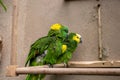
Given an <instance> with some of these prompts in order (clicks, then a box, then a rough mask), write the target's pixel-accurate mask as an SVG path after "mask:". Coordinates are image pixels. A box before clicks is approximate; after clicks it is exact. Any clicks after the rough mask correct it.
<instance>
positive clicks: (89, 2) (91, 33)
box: [0, 0, 120, 80]
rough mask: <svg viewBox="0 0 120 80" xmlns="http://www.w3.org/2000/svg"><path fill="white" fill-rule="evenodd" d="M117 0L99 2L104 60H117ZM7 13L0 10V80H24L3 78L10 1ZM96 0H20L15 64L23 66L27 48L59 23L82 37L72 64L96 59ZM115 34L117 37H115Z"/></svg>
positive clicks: (103, 79)
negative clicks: (0, 39) (66, 0)
mask: <svg viewBox="0 0 120 80" xmlns="http://www.w3.org/2000/svg"><path fill="white" fill-rule="evenodd" d="M119 2H120V1H119V0H102V1H101V5H102V6H101V7H102V10H101V14H102V16H101V17H102V27H103V29H102V30H103V42H104V44H103V45H104V48H105V49H106V51H105V54H106V55H108V57H107V58H105V60H119V59H120V58H119V56H120V54H119V52H120V49H119V46H120V43H119V40H120V35H119V33H120V32H119V31H120V27H119V26H120V23H119V21H120V8H119V7H120V5H119ZM5 3H6V4H7V6H8V7H9V8H8V11H7V12H6V13H5V12H4V11H0V18H1V19H0V35H2V36H3V50H2V61H1V64H0V80H16V79H18V80H24V78H25V76H23V75H21V76H19V77H17V78H8V77H7V78H6V77H5V72H6V66H8V65H9V63H10V61H9V60H10V56H9V55H10V51H11V50H10V49H11V35H10V34H11V18H12V2H11V1H9V0H7V1H6V2H5ZM96 5H97V1H96V0H76V1H68V2H65V1H64V0H34V1H33V0H26V1H25V0H20V1H19V16H18V19H19V20H18V42H17V43H18V44H17V46H18V47H17V49H18V50H17V51H18V54H17V55H18V57H17V58H18V59H17V62H18V65H19V66H23V65H24V62H25V58H26V56H27V54H28V51H29V46H30V44H31V43H33V42H34V41H35V40H36V39H38V38H39V37H42V36H44V35H46V34H47V31H48V30H49V26H50V25H51V24H53V23H61V24H64V25H67V26H69V29H70V31H71V32H77V33H79V34H81V35H82V37H83V44H81V45H79V47H78V48H77V50H76V51H75V53H74V55H73V58H72V59H71V60H74V61H88V60H90V61H92V60H98V32H97V11H96ZM116 34H117V35H116ZM68 79H69V80H96V79H98V80H113V79H114V80H119V79H120V77H119V76H83V75H62V76H60V75H51V76H48V77H46V80H68Z"/></svg>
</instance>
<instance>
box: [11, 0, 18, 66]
mask: <svg viewBox="0 0 120 80" xmlns="http://www.w3.org/2000/svg"><path fill="white" fill-rule="evenodd" d="M17 2H18V1H17V0H13V16H12V46H11V47H12V48H11V60H10V63H11V65H16V64H17V59H16V58H17V22H18V5H17Z"/></svg>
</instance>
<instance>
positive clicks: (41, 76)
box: [38, 74, 46, 80]
mask: <svg viewBox="0 0 120 80" xmlns="http://www.w3.org/2000/svg"><path fill="white" fill-rule="evenodd" d="M45 76H46V75H45V74H39V79H38V80H43V79H44V78H45Z"/></svg>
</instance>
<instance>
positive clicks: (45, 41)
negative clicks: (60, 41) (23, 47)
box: [25, 36, 54, 66]
mask: <svg viewBox="0 0 120 80" xmlns="http://www.w3.org/2000/svg"><path fill="white" fill-rule="evenodd" d="M53 40H54V37H48V36H46V37H42V38H40V39H38V40H37V41H35V42H34V43H33V44H32V45H31V49H30V51H29V54H28V57H27V60H26V63H25V66H27V64H28V62H29V61H30V60H31V59H32V58H35V56H36V55H37V54H43V53H44V51H45V50H46V49H47V48H48V46H49V44H50V43H51V42H52V41H53Z"/></svg>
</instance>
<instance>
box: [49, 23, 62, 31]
mask: <svg viewBox="0 0 120 80" xmlns="http://www.w3.org/2000/svg"><path fill="white" fill-rule="evenodd" d="M60 28H61V25H60V24H58V23H56V24H53V25H52V26H51V29H52V30H60Z"/></svg>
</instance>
